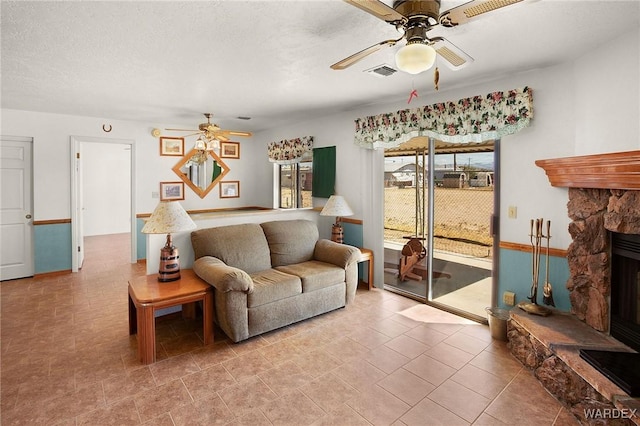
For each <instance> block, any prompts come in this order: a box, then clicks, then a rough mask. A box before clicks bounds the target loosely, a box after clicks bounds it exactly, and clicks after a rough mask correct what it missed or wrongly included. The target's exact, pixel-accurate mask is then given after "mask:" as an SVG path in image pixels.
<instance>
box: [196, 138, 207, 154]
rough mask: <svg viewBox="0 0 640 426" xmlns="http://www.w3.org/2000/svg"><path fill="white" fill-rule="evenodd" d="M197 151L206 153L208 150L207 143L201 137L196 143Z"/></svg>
mask: <svg viewBox="0 0 640 426" xmlns="http://www.w3.org/2000/svg"><path fill="white" fill-rule="evenodd" d="M194 148H195V149H197V150H198V151H204V150H205V148H206V145H205V142H204V141H203V140H202V138H201V137H199V138H198V140H197V141H196V145H195V147H194Z"/></svg>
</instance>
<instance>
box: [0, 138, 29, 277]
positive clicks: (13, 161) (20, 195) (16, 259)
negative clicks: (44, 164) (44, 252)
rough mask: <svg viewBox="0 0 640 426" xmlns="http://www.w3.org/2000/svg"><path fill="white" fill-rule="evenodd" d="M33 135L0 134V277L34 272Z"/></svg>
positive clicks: (27, 274)
mask: <svg viewBox="0 0 640 426" xmlns="http://www.w3.org/2000/svg"><path fill="white" fill-rule="evenodd" d="M32 148H33V143H32V139H30V138H29V139H18V138H7V137H1V138H0V185H1V191H0V248H1V255H0V256H1V257H0V280H2V281H4V280H10V279H16V278H23V277H30V276H33V274H34V269H35V267H34V259H33V257H34V256H33V210H32V209H33V203H32V198H33V196H32V191H33V186H32V176H33V175H32V169H31V168H32Z"/></svg>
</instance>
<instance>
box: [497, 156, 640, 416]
mask: <svg viewBox="0 0 640 426" xmlns="http://www.w3.org/2000/svg"><path fill="white" fill-rule="evenodd" d="M536 165H538V166H540V167H542V168H543V169H544V170H545V172H546V174H547V177H548V178H549V182H550V183H551V185H552V186H555V187H565V188H568V189H569V191H568V192H569V194H568V196H569V200H568V203H567V209H568V215H569V217H570V219H571V223H570V224H569V229H568V230H569V233H570V235H571V237H572V243H571V244H570V245H569V248H568V249H567V261H568V265H569V280H568V281H567V289H568V290H569V298H570V302H571V313H565V312H560V311H556V312H554V313H553V314H552V315H550V316H548V317H539V316H535V315H528V314H526V313H523V312H522V311H521V310H519V309H514V310H512V311H511V321H509V324H508V338H509V342H508V345H509V348H510V350H511V352H512V354H513V355H514V356H515V357H516V358H518V359H519V360H520V361H521V362H522V363H523V364H524V365H525V366H527V367H529V368H530V369H532V370H533V371H534V374H535V375H536V377H537V378H538V380H540V382H541V383H542V384H543V385H544V386H545V387H546V388H547V390H548V391H549V392H550V393H552V394H553V395H555V396H556V397H557V398H558V399H559V400H560V401H562V402H563V403H565V404H566V405H567V407H568V409H569V410H570V411H571V412H572V413H573V414H574V415H575V416H576V417H577V418H578V420H580V422H581V423H583V424H593V423H595V424H598V423H601V422H602V419H600V420H599V421H598V420H597V419H592V418H589V416H588V415H587V414H586V413H587V412H588V410H590V409H597V410H600V409H603V410H618V411H617V412H618V413H619V412H628V411H624V410H639V411H638V413H640V400H639V399H635V398H631V397H630V396H629V394H628V393H627V392H625V391H623V390H622V389H621V388H620V387H618V384H620V382H616V383H617V384H616V383H614V381H612V380H614V379H611V380H610V378H611V375H609V374H607V373H606V371H605V370H602V369H600V370H598V369H595V368H593V367H592V365H594V364H593V363H589V362H587V361H585V359H586V357H583V356H581V355H583V354H582V352H584V351H586V352H602V351H616V352H622V353H626V355H629V352H632V350H631V348H630V347H629V346H630V345H628V344H624V343H623V342H621V341H619V340H616V339H614V338H613V337H612V336H611V335H610V334H609V333H610V331H612V323H611V322H610V320H611V318H612V304H611V295H612V286H616V285H617V282H618V281H621V280H622V281H624V280H625V278H624V276H627V275H635V278H634V277H629V278H630V281H632V285H633V286H635V287H636V288H635V289H634V290H633V293H634V294H635V297H636V298H637V297H638V293H640V291H639V290H638V288H637V287H638V286H640V274H639V273H638V268H639V266H638V265H640V259H638V260H637V262H638V263H632V264H631V265H632V266H631V267H628V268H627V269H629V271H630V272H629V271H627V272H625V273H623V274H622V275H623V279H621V278H620V274H618V275H616V274H615V273H614V274H612V266H613V264H614V263H613V262H614V261H615V262H620V260H619V258H618V257H616V256H617V255H616V253H617V251H616V250H615V249H614V250H612V237H615V236H616V235H619V234H635V235H638V236H640V151H630V152H620V153H610V154H601V155H591V156H580V157H569V158H559V159H551V160H538V161H536ZM633 238H636V237H633ZM638 238H639V239H640V237H638ZM613 239H614V240H615V238H613ZM633 244H635V243H633ZM639 247H640V245H639ZM618 251H620V250H618ZM621 251H622V252H626V249H622V250H621ZM633 256H636V255H635V254H633V255H632V257H633ZM638 257H640V250H639V253H638ZM623 262H624V260H623ZM632 262H636V261H635V260H633V261H632ZM615 269H616V270H618V269H620V263H616V266H615ZM612 276H613V277H614V278H613V280H612ZM634 279H635V282H634ZM619 299H620V298H619ZM622 299H624V297H622ZM638 306H640V302H637V301H636V302H635V303H634V304H633V306H632V309H636V310H637V309H638ZM613 307H614V311H615V310H616V309H618V310H619V309H620V308H619V307H618V306H617V305H616V302H615V301H614V304H613ZM624 309H627V308H624ZM613 318H614V319H615V315H613ZM635 322H636V324H633V325H632V327H631V329H632V330H631V331H632V332H633V333H636V332H637V335H638V338H639V339H640V312H637V311H636V313H635ZM613 328H614V329H615V328H616V324H615V322H614V323H613ZM607 353H609V352H607ZM630 370H631V369H629V371H630ZM603 372H604V374H603ZM629 374H631V373H629ZM634 413H635V411H634ZM639 415H640V414H639ZM619 420H620V422H619V423H620V424H628V423H630V424H633V423H635V424H640V417H635V416H634V417H633V418H625V419H619ZM616 423H618V422H616Z"/></svg>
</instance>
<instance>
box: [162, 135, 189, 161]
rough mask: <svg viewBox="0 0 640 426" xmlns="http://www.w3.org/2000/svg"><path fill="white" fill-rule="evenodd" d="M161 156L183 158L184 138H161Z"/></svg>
mask: <svg viewBox="0 0 640 426" xmlns="http://www.w3.org/2000/svg"><path fill="white" fill-rule="evenodd" d="M160 155H165V156H173V157H182V156H183V155H184V138H178V137H173V136H160Z"/></svg>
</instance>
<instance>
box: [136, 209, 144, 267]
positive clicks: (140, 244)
mask: <svg viewBox="0 0 640 426" xmlns="http://www.w3.org/2000/svg"><path fill="white" fill-rule="evenodd" d="M143 226H144V219H142V218H137V219H136V233H137V235H136V256H137V259H138V260H140V259H143V260H146V259H147V235H146V234H143V233H142V232H141V231H142V227H143Z"/></svg>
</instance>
